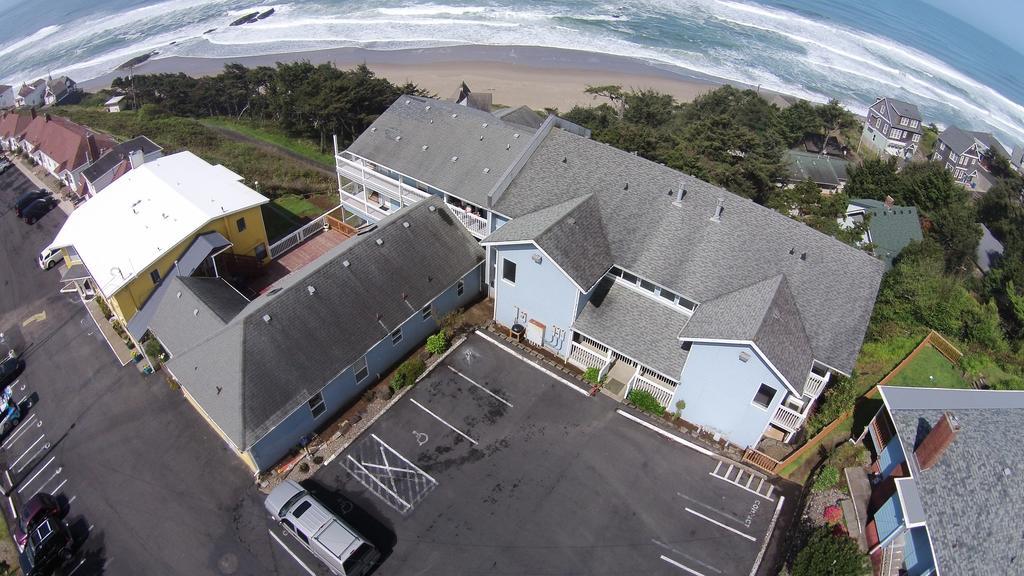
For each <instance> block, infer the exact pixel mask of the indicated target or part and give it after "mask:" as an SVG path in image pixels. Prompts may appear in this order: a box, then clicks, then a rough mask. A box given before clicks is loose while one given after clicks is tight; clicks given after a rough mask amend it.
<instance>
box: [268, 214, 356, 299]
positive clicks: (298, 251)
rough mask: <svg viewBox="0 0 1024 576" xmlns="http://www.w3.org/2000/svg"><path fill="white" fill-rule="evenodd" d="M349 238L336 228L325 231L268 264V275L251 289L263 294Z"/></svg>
mask: <svg viewBox="0 0 1024 576" xmlns="http://www.w3.org/2000/svg"><path fill="white" fill-rule="evenodd" d="M349 238H351V236H350V235H348V234H345V233H344V232H342V231H340V230H336V229H334V228H332V229H330V230H324V231H323V232H320V233H319V234H317V235H316V236H313V237H312V238H310V239H309V240H306V241H305V242H303V243H302V244H299V245H298V246H296V247H295V248H292V249H291V250H289V251H288V252H286V253H284V254H283V255H281V256H280V257H279V258H277V259H276V260H274V261H273V262H271V263H270V264H267V266H266V267H265V270H266V273H265V274H263V275H262V276H261V277H259V278H257V279H256V280H255V281H254V282H253V283H252V284H251V285H250V286H249V288H250V289H252V290H254V291H255V292H258V293H260V294H262V293H264V292H266V291H267V290H269V289H270V288H271V286H273V285H274V284H275V283H276V282H277V281H278V280H280V279H281V278H284V277H285V276H287V275H288V274H291V273H292V272H294V271H296V270H298V269H300V268H302V267H303V266H306V265H307V264H309V263H310V262H312V261H313V260H316V259H317V258H319V257H320V256H322V255H323V254H325V253H326V252H327V251H329V250H330V249H331V248H334V247H335V246H338V245H339V244H342V243H344V242H345V241H346V240H348V239H349Z"/></svg>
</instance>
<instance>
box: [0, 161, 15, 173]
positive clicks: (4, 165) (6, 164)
mask: <svg viewBox="0 0 1024 576" xmlns="http://www.w3.org/2000/svg"><path fill="white" fill-rule="evenodd" d="M11 166H13V164H11V162H10V160H7V159H6V158H4V159H2V160H0V174H3V173H4V172H7V169H8V168H10V167H11Z"/></svg>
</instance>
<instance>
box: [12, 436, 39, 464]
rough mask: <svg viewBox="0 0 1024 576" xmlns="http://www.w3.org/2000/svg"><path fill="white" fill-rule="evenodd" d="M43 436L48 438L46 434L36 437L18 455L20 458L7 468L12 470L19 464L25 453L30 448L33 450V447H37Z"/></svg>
mask: <svg viewBox="0 0 1024 576" xmlns="http://www.w3.org/2000/svg"><path fill="white" fill-rule="evenodd" d="M43 438H46V434H43V435H42V436H40V437H39V438H36V441H35V442H33V443H32V445H31V446H29V447H28V448H26V449H25V451H24V452H22V453H21V456H18V459H17V460H15V461H14V462H12V463H11V465H10V466H8V467H7V469H8V470H10V469H11V468H14V467H15V466H16V465H17V464H18V462H20V461H21V459H22V458H24V457H25V455H26V454H28V453H29V450H32V449H33V448H35V447H36V444H39V441H40V440H42V439H43Z"/></svg>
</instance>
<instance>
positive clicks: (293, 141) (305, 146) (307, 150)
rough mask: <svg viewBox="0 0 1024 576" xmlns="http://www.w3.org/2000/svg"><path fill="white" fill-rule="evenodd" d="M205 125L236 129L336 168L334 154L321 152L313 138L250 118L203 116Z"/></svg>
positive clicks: (251, 136)
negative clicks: (286, 132) (301, 136)
mask: <svg viewBox="0 0 1024 576" xmlns="http://www.w3.org/2000/svg"><path fill="white" fill-rule="evenodd" d="M199 123H200V124H203V125H205V126H216V127H218V128H227V129H229V130H234V131H235V132H238V133H239V134H244V135H246V136H249V137H250V138H256V139H257V140H262V141H264V142H268V143H270V144H275V145H277V146H280V147H282V148H286V149H288V150H291V151H292V152H295V153H296V154H299V155H300V156H303V157H305V158H309V159H310V160H313V161H315V162H319V163H320V164H323V165H324V166H326V167H327V168H330V169H331V170H333V169H334V156H333V155H332V154H330V153H328V154H321V153H320V146H319V145H318V144H317V143H316V142H313V141H312V140H307V139H305V138H296V137H293V136H288V135H287V134H285V133H284V132H283V131H282V130H281V129H280V128H278V127H276V126H271V125H267V124H262V123H257V122H253V121H249V120H236V119H234V118H226V117H223V116H221V117H217V118H203V119H202V120H200V121H199Z"/></svg>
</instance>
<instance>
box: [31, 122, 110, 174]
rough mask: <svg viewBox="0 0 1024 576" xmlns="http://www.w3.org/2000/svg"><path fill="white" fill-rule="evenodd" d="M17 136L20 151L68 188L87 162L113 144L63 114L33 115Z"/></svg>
mask: <svg viewBox="0 0 1024 576" xmlns="http://www.w3.org/2000/svg"><path fill="white" fill-rule="evenodd" d="M32 116H33V118H32V121H31V122H30V123H29V125H28V128H27V129H26V130H25V132H24V133H23V134H22V136H21V140H20V143H19V145H20V146H21V149H22V151H23V152H25V154H26V155H28V156H29V157H30V158H32V159H33V160H35V161H36V163H38V164H39V165H40V166H42V167H43V168H45V169H46V171H47V172H49V173H50V175H51V176H53V177H54V178H56V179H57V180H60V181H61V183H63V184H64V185H65V186H67V187H69V188H71V189H72V190H75V189H77V184H78V176H79V174H81V173H82V170H84V169H85V168H86V167H87V166H88V165H89V164H91V163H92V162H93V161H95V160H96V159H97V158H99V157H100V156H101V155H103V154H104V153H105V152H107V151H108V150H110V149H111V148H113V147H114V144H115V142H114V139H113V138H111V137H110V136H107V135H105V134H100V133H97V132H93V131H92V130H90V129H89V128H86V127H85V126H82V125H80V124H76V123H74V122H72V121H71V120H68V119H67V118H61V117H60V116H51V115H50V114H40V115H36V114H35V111H34V110H33V111H32Z"/></svg>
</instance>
